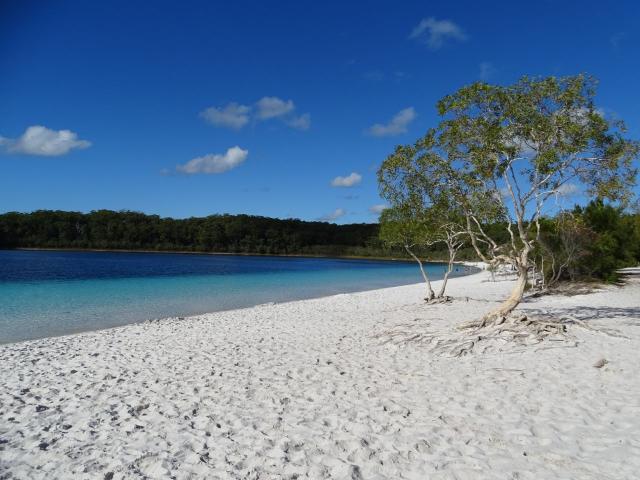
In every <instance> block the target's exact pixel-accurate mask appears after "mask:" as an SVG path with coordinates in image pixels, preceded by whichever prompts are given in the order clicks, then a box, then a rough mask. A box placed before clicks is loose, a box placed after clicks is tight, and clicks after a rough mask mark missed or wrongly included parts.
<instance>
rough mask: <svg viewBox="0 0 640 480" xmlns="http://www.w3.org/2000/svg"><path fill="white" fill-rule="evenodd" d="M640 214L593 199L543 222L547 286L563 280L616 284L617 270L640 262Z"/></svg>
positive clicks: (539, 262)
mask: <svg viewBox="0 0 640 480" xmlns="http://www.w3.org/2000/svg"><path fill="white" fill-rule="evenodd" d="M638 225H640V215H638V214H630V213H625V212H624V210H623V209H622V208H620V207H615V206H613V205H611V204H607V203H605V202H603V201H602V200H600V199H598V200H593V201H591V202H590V203H589V204H588V205H587V206H586V207H584V208H582V207H576V208H574V210H573V211H572V212H562V213H560V214H559V215H557V216H556V217H555V218H553V219H544V221H543V222H542V235H541V246H542V248H541V251H540V252H539V261H538V262H537V263H538V267H539V269H542V262H541V260H542V258H543V257H544V273H545V277H546V278H547V281H548V283H554V281H558V280H563V279H571V280H577V279H582V280H585V279H600V280H604V281H615V280H617V278H618V275H617V273H616V272H617V270H618V269H620V268H623V267H628V266H635V265H638V264H639V263H640V249H639V248H638V245H640V228H638Z"/></svg>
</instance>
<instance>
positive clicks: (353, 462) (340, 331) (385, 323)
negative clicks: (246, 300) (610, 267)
mask: <svg viewBox="0 0 640 480" xmlns="http://www.w3.org/2000/svg"><path fill="white" fill-rule="evenodd" d="M487 279H488V273H487V272H481V273H478V274H474V275H471V276H469V277H463V278H456V279H453V280H451V281H450V287H449V290H448V292H449V293H450V294H451V295H453V296H454V297H456V301H455V302H454V303H452V304H449V305H431V306H427V305H424V304H423V303H421V296H422V295H421V294H422V292H423V286H422V285H412V286H405V287H398V288H389V289H384V290H377V291H369V292H362V293H354V294H345V295H337V296H332V297H327V298H321V299H315V300H305V301H297V302H290V303H284V304H275V305H274V304H270V305H262V306H258V307H255V308H249V309H242V310H235V311H228V312H220V313H212V314H207V315H201V316H197V317H192V318H186V319H166V320H160V321H154V322H147V323H143V324H137V325H130V326H125V327H120V328H114V329H110V330H104V331H98V332H91V333H83V334H78V335H72V336H66V337H59V338H50V339H43V340H37V341H29V342H22V343H16V344H9V345H3V346H0V369H1V372H2V381H1V383H0V478H1V479H71V478H73V479H83V478H91V479H93V478H96V479H103V478H104V479H121V478H174V479H188V478H208V479H218V478H220V479H280V478H288V479H294V478H311V479H327V478H332V479H333V478H335V479H484V478H495V479H536V480H537V479H552V478H563V479H599V480H601V479H616V480H620V479H637V478H639V477H640V375H639V374H638V372H640V353H639V352H640V282H639V281H638V280H630V282H629V284H627V285H626V286H624V287H615V286H607V287H603V288H602V289H600V290H599V291H598V292H596V293H590V294H586V295H576V296H544V297H539V298H534V299H529V300H528V301H527V302H526V303H524V304H523V305H522V306H521V308H522V309H523V310H526V311H530V312H531V311H533V312H534V313H537V314H538V315H550V316H553V315H555V316H564V315H572V316H575V317H577V318H579V319H582V320H584V322H585V324H587V325H589V326H591V327H592V328H593V329H594V330H590V329H585V328H579V327H576V328H570V329H569V332H568V335H569V339H568V341H567V342H553V341H547V342H544V343H541V344H539V345H536V346H531V347H527V348H523V347H520V346H516V345H510V344H504V345H501V346H500V347H499V348H496V349H495V350H494V351H489V352H487V353H484V354H478V353H474V354H471V355H466V356H464V357H460V358H450V357H447V356H442V355H434V354H433V353H431V352H430V351H429V349H428V348H427V347H426V346H425V345H422V344H412V343H409V344H407V345H395V344H392V343H387V344H382V340H381V338H380V337H378V336H377V335H379V334H382V335H383V337H382V338H384V332H386V331H388V330H390V329H393V328H394V327H395V326H397V325H398V324H412V325H415V329H416V331H418V330H419V329H421V328H425V329H427V328H437V329H446V328H451V329H454V328H455V325H456V324H458V323H460V322H463V321H465V320H471V319H474V318H478V317H479V316H481V314H482V313H483V312H486V311H487V310H489V309H490V308H491V307H492V306H493V305H495V302H496V301H498V300H499V299H501V298H503V297H504V296H506V294H507V292H508V291H509V289H510V287H511V281H500V282H496V283H492V282H488V281H487ZM466 297H468V298H466ZM599 329H612V330H615V332H617V333H614V334H611V333H612V332H609V333H604V331H598V330H599ZM607 331H609V330H607ZM601 359H606V360H607V362H608V363H606V364H605V365H604V366H601V367H600V368H597V367H596V366H594V365H595V364H597V363H598V362H599V361H600V360H601ZM601 363H604V362H601Z"/></svg>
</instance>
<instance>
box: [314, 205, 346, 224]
mask: <svg viewBox="0 0 640 480" xmlns="http://www.w3.org/2000/svg"><path fill="white" fill-rule="evenodd" d="M346 214H347V212H346V211H345V210H344V208H336V209H335V210H334V211H333V212H331V213H327V214H326V215H323V216H322V217H320V218H318V220H320V221H321V222H334V221H336V220H337V219H339V218H340V217H344V216H345V215H346Z"/></svg>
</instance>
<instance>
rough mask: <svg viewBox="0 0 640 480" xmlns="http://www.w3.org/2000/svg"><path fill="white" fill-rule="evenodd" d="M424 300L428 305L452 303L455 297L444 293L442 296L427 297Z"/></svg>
mask: <svg viewBox="0 0 640 480" xmlns="http://www.w3.org/2000/svg"><path fill="white" fill-rule="evenodd" d="M424 300H425V302H427V305H437V304H439V303H451V302H452V301H453V298H452V297H449V296H447V295H443V296H442V297H435V298H432V299H428V298H425V299H424Z"/></svg>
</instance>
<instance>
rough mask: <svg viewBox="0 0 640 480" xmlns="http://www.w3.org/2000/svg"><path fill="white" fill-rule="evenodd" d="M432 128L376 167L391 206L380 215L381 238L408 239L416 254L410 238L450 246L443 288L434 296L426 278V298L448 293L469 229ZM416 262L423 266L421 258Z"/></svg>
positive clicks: (406, 240) (417, 241)
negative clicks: (444, 173) (444, 175)
mask: <svg viewBox="0 0 640 480" xmlns="http://www.w3.org/2000/svg"><path fill="white" fill-rule="evenodd" d="M434 133H435V132H433V131H431V132H429V133H428V134H427V135H426V136H425V137H424V138H422V139H420V140H419V141H418V142H416V144H414V145H406V146H399V147H397V148H396V151H395V152H394V153H393V154H392V155H390V156H389V157H387V159H386V160H385V161H384V162H383V164H382V166H381V167H380V169H379V170H378V183H379V186H380V194H381V196H382V197H383V198H385V199H386V200H387V201H388V202H389V203H390V204H391V206H392V207H391V208H390V209H387V210H386V211H385V212H384V214H383V216H382V217H381V219H380V222H381V235H382V236H383V238H385V239H387V242H388V243H396V244H398V243H404V247H405V249H406V250H407V252H408V253H409V254H410V255H411V256H412V257H413V258H414V259H416V258H415V255H414V254H413V253H412V252H411V250H410V249H409V248H408V247H407V244H408V243H411V244H412V245H421V246H423V247H429V246H432V245H435V244H437V243H444V244H445V245H446V247H447V252H448V265H447V269H446V270H445V274H444V278H443V280H442V285H441V287H440V291H439V292H438V294H437V295H435V294H434V293H433V291H432V290H431V286H430V282H428V283H429V288H428V290H429V294H428V295H427V300H428V301H432V300H434V298H435V299H445V298H446V297H445V290H446V287H447V281H448V279H449V275H450V274H451V271H452V270H453V265H454V262H455V258H456V255H457V253H458V250H460V248H461V247H462V246H463V245H464V236H465V234H466V232H465V228H464V227H463V219H464V216H463V215H462V214H461V211H460V209H459V208H458V207H457V206H456V205H455V204H452V203H451V201H450V200H451V192H450V191H449V189H448V187H447V184H446V183H442V182H440V181H439V180H440V177H439V176H438V171H439V169H440V168H441V167H442V165H443V159H442V157H441V156H439V155H438V154H437V153H435V152H434V151H433V146H434V141H435V136H434ZM418 262H419V263H420V265H421V269H422V262H420V261H419V260H418ZM422 271H423V276H425V275H426V274H425V273H424V270H423V269H422Z"/></svg>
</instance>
